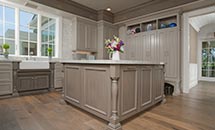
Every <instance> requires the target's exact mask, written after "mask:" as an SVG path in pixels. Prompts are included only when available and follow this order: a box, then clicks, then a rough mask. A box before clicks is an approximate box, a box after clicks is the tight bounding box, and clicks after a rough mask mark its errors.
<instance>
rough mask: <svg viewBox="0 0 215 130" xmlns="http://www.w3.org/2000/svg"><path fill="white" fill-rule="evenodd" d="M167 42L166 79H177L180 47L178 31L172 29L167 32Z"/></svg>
mask: <svg viewBox="0 0 215 130" xmlns="http://www.w3.org/2000/svg"><path fill="white" fill-rule="evenodd" d="M166 35H167V41H166V43H167V44H166V62H167V65H166V78H177V75H178V69H177V68H178V64H179V63H178V59H179V50H180V49H179V47H178V30H177V28H172V29H168V30H167V34H166Z"/></svg>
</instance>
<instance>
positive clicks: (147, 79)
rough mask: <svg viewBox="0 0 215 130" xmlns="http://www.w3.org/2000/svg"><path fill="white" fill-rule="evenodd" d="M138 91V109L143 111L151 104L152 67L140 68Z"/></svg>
mask: <svg viewBox="0 0 215 130" xmlns="http://www.w3.org/2000/svg"><path fill="white" fill-rule="evenodd" d="M140 77H141V80H140V90H139V96H140V100H139V107H140V110H144V109H146V108H148V107H150V106H151V105H152V103H153V99H152V78H153V77H152V67H142V68H140Z"/></svg>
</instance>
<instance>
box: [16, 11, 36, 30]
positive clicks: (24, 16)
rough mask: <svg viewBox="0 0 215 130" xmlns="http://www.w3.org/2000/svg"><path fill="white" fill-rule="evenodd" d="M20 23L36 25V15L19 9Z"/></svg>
mask: <svg viewBox="0 0 215 130" xmlns="http://www.w3.org/2000/svg"><path fill="white" fill-rule="evenodd" d="M19 17H20V25H22V26H26V27H30V26H33V27H36V26H37V15H36V14H33V13H29V12H26V11H22V10H21V11H20V15H19Z"/></svg>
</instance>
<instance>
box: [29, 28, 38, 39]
mask: <svg viewBox="0 0 215 130" xmlns="http://www.w3.org/2000/svg"><path fill="white" fill-rule="evenodd" d="M29 31H30V33H29V34H30V41H35V42H36V41H37V29H35V28H30V29H29Z"/></svg>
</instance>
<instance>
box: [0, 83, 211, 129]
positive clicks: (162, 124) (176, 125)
mask: <svg viewBox="0 0 215 130" xmlns="http://www.w3.org/2000/svg"><path fill="white" fill-rule="evenodd" d="M60 99H61V95H60V94H59V93H56V92H54V93H46V94H40V95H32V96H23V97H18V98H10V99H3V100H0V130H105V129H106V122H104V121H102V120H100V119H98V118H96V117H94V116H92V115H90V114H88V113H85V112H82V111H80V110H79V109H76V108H74V107H72V106H70V105H66V104H62V103H60ZM123 130H215V83H207V82H200V84H199V85H198V86H197V87H195V88H194V89H192V90H191V93H190V94H183V95H181V96H177V97H167V103H166V104H160V105H158V106H156V107H154V108H152V109H150V110H148V111H146V112H144V113H142V114H141V115H139V116H137V117H135V118H132V119H129V121H126V122H124V123H123Z"/></svg>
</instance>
